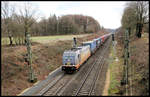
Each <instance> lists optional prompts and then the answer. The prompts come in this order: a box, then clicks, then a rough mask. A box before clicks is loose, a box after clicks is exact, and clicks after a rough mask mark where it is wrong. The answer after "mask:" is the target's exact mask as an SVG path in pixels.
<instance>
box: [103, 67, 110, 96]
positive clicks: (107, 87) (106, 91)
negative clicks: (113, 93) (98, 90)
mask: <svg viewBox="0 0 150 97" xmlns="http://www.w3.org/2000/svg"><path fill="white" fill-rule="evenodd" d="M109 85H110V69H108V70H107V74H106V81H105V87H104V90H103V94H102V96H108V89H109Z"/></svg>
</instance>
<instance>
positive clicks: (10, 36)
mask: <svg viewBox="0 0 150 97" xmlns="http://www.w3.org/2000/svg"><path fill="white" fill-rule="evenodd" d="M9 42H10V44H9V45H12V43H13V41H12V35H10V33H9Z"/></svg>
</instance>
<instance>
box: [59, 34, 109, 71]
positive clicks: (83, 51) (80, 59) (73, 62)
mask: <svg viewBox="0 0 150 97" xmlns="http://www.w3.org/2000/svg"><path fill="white" fill-rule="evenodd" d="M109 36H111V33H109V34H105V35H103V36H101V37H98V38H96V39H93V40H91V41H87V42H83V43H82V45H81V46H79V47H73V48H71V49H70V50H66V51H64V53H63V58H62V60H63V65H62V68H61V69H62V71H65V72H71V73H72V72H74V71H77V70H79V68H80V67H81V65H83V63H84V62H86V61H87V60H88V58H90V56H91V55H93V54H94V53H95V52H96V50H97V49H98V48H99V47H101V46H102V45H103V44H104V42H105V41H106V39H108V37H109Z"/></svg>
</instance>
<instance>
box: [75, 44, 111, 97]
mask: <svg viewBox="0 0 150 97" xmlns="http://www.w3.org/2000/svg"><path fill="white" fill-rule="evenodd" d="M105 46H106V47H105V49H104V51H103V52H102V54H101V56H99V57H98V58H97V60H96V61H95V62H94V63H93V64H92V67H91V68H90V70H88V73H86V74H85V77H84V78H83V80H82V83H81V85H80V86H79V88H78V89H76V90H75V94H73V96H90V95H95V92H94V89H95V83H96V81H97V79H98V78H99V73H100V72H101V71H102V69H103V65H104V55H105V53H106V52H107V50H108V48H109V45H105Z"/></svg>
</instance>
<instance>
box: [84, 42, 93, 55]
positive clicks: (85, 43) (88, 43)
mask: <svg viewBox="0 0 150 97" xmlns="http://www.w3.org/2000/svg"><path fill="white" fill-rule="evenodd" d="M82 45H83V46H87V45H89V46H90V51H91V53H92V54H93V53H94V52H95V51H96V41H87V42H83V43H82Z"/></svg>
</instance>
